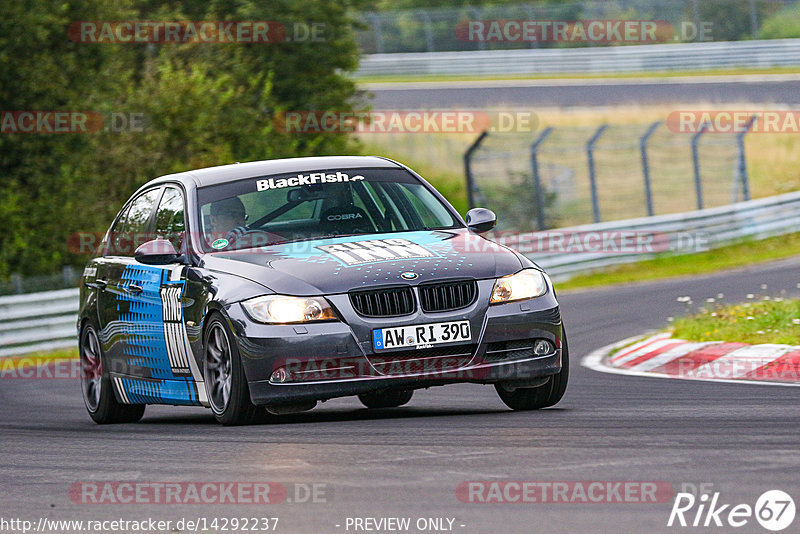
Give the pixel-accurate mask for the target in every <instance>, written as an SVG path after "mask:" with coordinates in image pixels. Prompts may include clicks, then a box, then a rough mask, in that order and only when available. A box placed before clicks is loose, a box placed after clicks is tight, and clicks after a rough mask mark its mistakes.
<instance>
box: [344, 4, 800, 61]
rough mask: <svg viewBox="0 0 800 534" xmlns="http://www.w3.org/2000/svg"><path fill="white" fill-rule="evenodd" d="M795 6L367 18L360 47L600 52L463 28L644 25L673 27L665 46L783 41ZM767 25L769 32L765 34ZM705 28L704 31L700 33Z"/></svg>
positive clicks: (465, 9)
mask: <svg viewBox="0 0 800 534" xmlns="http://www.w3.org/2000/svg"><path fill="white" fill-rule="evenodd" d="M797 7H798V0H583V1H580V2H564V3H544V4H542V3H538V4H536V3H520V4H506V5H492V6H480V7H478V6H469V5H465V6H461V7H442V8H424V9H413V10H397V11H382V12H368V13H365V14H364V15H363V17H362V20H363V24H364V27H363V28H362V29H361V30H360V31H358V33H357V39H358V42H359V44H360V46H361V49H362V51H363V53H364V54H385V53H395V52H444V51H460V50H511V49H520V48H551V47H577V46H603V45H604V44H608V43H602V42H541V41H533V40H530V41H524V40H520V41H515V40H471V39H470V38H469V35H468V33H467V32H465V28H466V26H465V25H466V24H467V23H468V21H523V20H524V21H575V20H583V21H590V20H622V21H625V20H628V21H634V20H649V21H656V20H657V21H664V22H666V23H668V24H669V25H671V29H672V30H673V31H672V34H671V35H669V36H668V42H679V41H697V40H708V41H710V40H713V41H736V40H742V39H761V38H776V37H800V35H781V34H780V32H781V31H783V30H782V28H781V19H782V18H785V17H782V14H783V13H784V12H785V10H790V9H795V8H797ZM765 24H766V25H767V28H766V30H767V31H766V32H765V31H764V29H765ZM704 27H705V28H707V31H704V30H703V28H704Z"/></svg>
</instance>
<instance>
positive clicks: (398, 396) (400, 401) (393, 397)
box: [358, 389, 414, 408]
mask: <svg viewBox="0 0 800 534" xmlns="http://www.w3.org/2000/svg"><path fill="white" fill-rule="evenodd" d="M413 395H414V390H413V389H398V390H394V391H378V392H375V393H362V394H361V395H359V396H358V400H360V401H361V404H363V405H364V406H366V407H367V408H397V407H398V406H402V405H404V404H408V402H409V401H410V400H411V397H412V396H413Z"/></svg>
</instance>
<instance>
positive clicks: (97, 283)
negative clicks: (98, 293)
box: [84, 278, 108, 290]
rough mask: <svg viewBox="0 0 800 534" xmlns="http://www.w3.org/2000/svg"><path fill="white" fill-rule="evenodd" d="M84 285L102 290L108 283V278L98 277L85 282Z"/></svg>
mask: <svg viewBox="0 0 800 534" xmlns="http://www.w3.org/2000/svg"><path fill="white" fill-rule="evenodd" d="M84 285H86V287H91V288H95V289H100V290H103V289H105V288H106V286H107V285H108V280H106V279H104V278H98V279H97V280H95V281H94V282H85V283H84Z"/></svg>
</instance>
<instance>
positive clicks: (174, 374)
mask: <svg viewBox="0 0 800 534" xmlns="http://www.w3.org/2000/svg"><path fill="white" fill-rule="evenodd" d="M157 198H158V202H157V208H156V209H155V211H154V212H153V213H152V214H151V220H150V222H149V223H148V224H147V229H148V231H147V240H150V239H156V238H162V239H167V240H169V241H170V242H172V244H173V246H175V248H176V250H177V251H180V252H185V242H186V233H185V228H186V226H185V216H184V214H185V202H184V198H183V192H182V191H181V189H180V188H179V187H178V186H172V185H167V186H165V187H164V188H163V190H161V191H160V195H159V196H158V197H157ZM135 208H136V205H135V203H134V204H132V205H131V215H130V216H129V219H130V220H132V221H133V220H134V219H133V214H134V213H135ZM126 228H127V226H126ZM131 240H132V241H133V239H131ZM120 260H121V261H120V264H121V265H122V266H123V269H122V271H121V273H120V278H119V283H118V285H117V287H118V292H117V297H116V299H117V305H118V309H119V312H120V319H119V320H120V329H121V338H122V344H121V351H120V352H121V359H122V360H123V363H122V365H121V366H120V369H121V371H120V372H119V373H117V374H115V375H113V376H112V380H113V383H114V387H115V389H116V390H117V393H118V396H120V397H121V399H122V400H123V402H126V401H127V402H133V403H165V404H183V405H194V404H202V403H203V402H204V401H205V389H204V385H203V383H202V377H201V375H200V370H199V368H198V365H197V361H196V360H195V358H194V356H193V355H192V353H191V348H190V345H189V341H188V338H187V334H186V324H185V318H184V313H183V303H184V302H185V301H192V300H194V299H190V298H188V297H187V296H185V293H186V287H187V281H186V277H185V272H186V265H185V264H183V263H177V262H176V263H171V264H166V265H149V264H144V263H141V262H139V261H137V260H136V259H135V258H134V257H133V255H132V254H131V256H125V257H123V258H121V259H120Z"/></svg>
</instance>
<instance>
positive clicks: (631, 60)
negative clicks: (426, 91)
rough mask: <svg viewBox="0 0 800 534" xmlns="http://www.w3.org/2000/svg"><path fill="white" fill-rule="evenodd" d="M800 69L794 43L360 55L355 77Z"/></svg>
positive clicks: (799, 47)
mask: <svg viewBox="0 0 800 534" xmlns="http://www.w3.org/2000/svg"><path fill="white" fill-rule="evenodd" d="M796 65H800V39H771V40H763V41H721V42H710V43H681V44H651V45H634V46H610V47H596V48H560V49H552V48H551V49H526V50H480V51H466V52H423V53H413V54H408V53H399V54H372V55H366V56H363V57H362V59H361V64H360V67H359V69H358V72H357V73H356V76H375V75H398V74H413V75H420V74H421V75H442V74H454V75H480V74H485V75H495V74H553V73H584V74H600V73H625V72H642V71H644V72H647V71H650V72H652V71H670V70H682V71H683V70H709V69H720V68H736V67H758V68H768V67H786V66H796Z"/></svg>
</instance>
